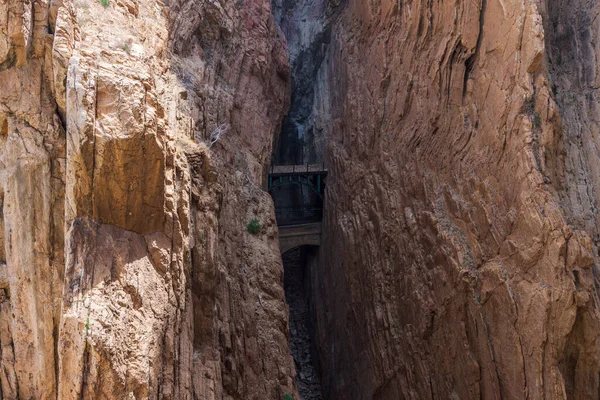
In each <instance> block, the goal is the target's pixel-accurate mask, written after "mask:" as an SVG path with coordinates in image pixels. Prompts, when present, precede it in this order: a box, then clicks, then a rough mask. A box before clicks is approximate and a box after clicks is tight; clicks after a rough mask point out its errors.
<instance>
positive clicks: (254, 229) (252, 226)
mask: <svg viewBox="0 0 600 400" xmlns="http://www.w3.org/2000/svg"><path fill="white" fill-rule="evenodd" d="M260 228H261V225H260V221H259V220H258V218H256V217H255V218H252V219H251V220H250V222H248V232H250V233H251V234H253V235H255V234H257V233H258V232H259V231H260ZM286 400H287V399H286Z"/></svg>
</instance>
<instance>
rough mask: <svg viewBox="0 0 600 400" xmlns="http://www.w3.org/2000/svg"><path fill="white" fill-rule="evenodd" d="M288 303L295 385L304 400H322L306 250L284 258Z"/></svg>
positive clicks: (299, 248)
mask: <svg viewBox="0 0 600 400" xmlns="http://www.w3.org/2000/svg"><path fill="white" fill-rule="evenodd" d="M282 259H283V266H284V288H285V299H286V301H287V303H288V306H289V308H290V351H291V353H292V356H293V357H294V362H295V364H296V382H297V383H298V391H299V392H300V396H301V397H302V400H320V399H322V398H323V396H322V395H321V386H320V383H319V375H318V371H317V369H316V368H315V364H314V362H313V351H312V341H311V335H310V329H309V323H310V321H309V319H310V313H309V298H308V296H309V295H310V291H309V290H308V286H309V284H308V282H307V279H308V277H307V276H306V274H305V271H306V269H305V266H306V256H305V249H304V248H302V247H297V248H295V249H292V250H290V251H288V252H287V253H285V254H284V255H283V257H282Z"/></svg>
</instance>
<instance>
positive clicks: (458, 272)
mask: <svg viewBox="0 0 600 400" xmlns="http://www.w3.org/2000/svg"><path fill="white" fill-rule="evenodd" d="M547 3H549V4H547ZM563 3H564V4H563ZM563 3H561V2H559V1H556V2H553V1H549V2H542V3H541V4H538V3H537V2H529V1H525V2H520V1H491V0H488V1H485V0H483V1H476V2H459V3H456V2H447V1H442V2H425V1H416V2H391V1H383V2H356V1H349V2H348V3H347V4H346V5H345V6H344V7H345V8H344V10H343V11H342V13H341V15H340V17H339V19H338V20H337V21H336V22H335V23H334V25H333V28H332V33H331V42H330V44H329V47H328V50H327V54H326V56H325V58H324V61H323V64H322V67H321V68H320V70H319V72H318V74H317V76H318V77H319V80H318V82H317V85H319V87H318V88H317V89H315V91H319V92H320V93H326V94H328V95H327V96H326V97H325V99H324V101H326V103H327V104H326V105H325V106H324V107H321V108H318V109H317V111H316V113H317V115H316V116H315V117H314V118H315V120H316V121H317V124H321V125H322V126H325V127H326V129H324V132H323V135H324V137H326V138H327V137H328V145H327V149H326V151H327V157H326V162H327V164H328V167H329V170H330V173H329V177H328V187H327V194H326V202H327V204H326V217H325V221H324V225H323V229H324V233H323V235H324V238H325V241H324V244H323V246H322V248H323V249H325V251H324V252H323V251H322V256H321V260H320V266H319V268H318V269H317V270H316V271H314V272H313V284H314V286H315V287H316V288H317V289H316V290H317V293H316V294H315V296H314V299H313V303H314V304H315V306H316V308H317V309H316V313H315V318H317V322H318V324H317V325H318V329H317V336H318V340H317V342H318V344H319V351H320V354H321V362H320V364H321V367H322V373H323V377H322V380H321V381H322V382H323V384H324V386H325V387H324V391H325V394H326V395H327V396H329V398H336V399H367V398H369V399H370V398H374V399H391V398H413V399H420V398H463V399H466V398H479V397H482V398H486V399H493V398H510V399H522V398H546V399H561V398H596V397H597V393H598V376H599V375H598V372H599V370H600V365H599V361H600V352H599V351H600V348H599V342H598V335H597V333H596V332H598V329H599V328H600V326H599V323H600V313H599V309H598V304H599V303H598V300H599V299H598V294H597V291H596V279H595V274H596V271H597V268H598V265H599V264H598V258H597V256H596V254H597V248H596V245H595V244H594V241H593V240H592V239H595V238H596V235H597V229H596V228H595V227H596V225H597V223H596V219H597V215H596V214H597V213H596V212H595V210H596V209H597V208H596V205H595V204H596V200H595V198H596V195H595V194H594V193H596V192H597V190H596V187H597V185H596V183H595V180H594V179H588V178H587V176H595V175H594V173H591V172H587V171H595V170H596V169H597V168H598V165H599V164H598V160H597V156H593V157H592V156H591V154H596V152H595V150H594V149H595V148H596V146H595V145H594V144H593V143H595V139H592V137H595V136H594V135H593V134H592V132H593V131H594V129H596V128H589V131H588V128H586V127H592V126H593V123H590V121H593V118H594V115H595V114H594V111H593V110H594V108H593V107H595V106H591V105H590V107H592V108H591V109H592V111H590V112H589V113H587V114H586V111H585V110H588V109H589V108H585V107H580V106H578V105H577V104H580V103H583V102H584V100H583V99H584V98H586V97H585V96H584V95H583V93H585V92H586V91H587V92H593V93H595V92H596V89H591V88H590V86H585V83H583V82H593V81H594V79H595V78H594V76H595V75H594V74H595V72H592V71H595V58H594V57H592V56H591V55H592V54H594V51H592V50H590V49H589V48H590V46H596V44H595V43H596V42H595V41H594V40H593V38H594V37H595V35H596V33H595V32H596V31H597V29H596V25H597V23H596V22H592V23H591V24H589V22H590V21H595V20H596V19H595V18H594V16H595V15H596V11H595V10H596V8H595V7H584V6H583V5H582V4H579V3H583V2H575V3H577V4H575V3H571V2H563ZM567 3H569V5H567ZM548 9H550V11H548ZM587 15H589V18H588V17H586V16H587ZM586 23H588V25H586ZM544 26H545V27H546V30H547V31H548V30H553V33H552V34H545V32H544ZM561 30H562V31H564V32H566V33H568V32H570V35H571V39H570V41H569V44H568V45H567V44H566V43H565V44H564V45H561V43H560V40H564V41H567V39H565V37H564V35H563V34H561V32H562V31H561ZM303 34H304V35H308V34H307V33H304V32H303ZM554 37H556V38H554ZM590 37H591V38H592V39H590ZM559 39H560V40H559ZM550 46H554V47H555V48H556V49H554V50H552V51H548V48H549V47H550ZM561 49H562V50H561ZM567 49H568V50H567ZM561 51H562V52H563V53H562V54H563V56H562V57H563V61H562V63H563V64H562V65H563V67H556V65H557V64H558V62H557V57H558V55H557V54H558V53H560V52H561ZM565 52H567V53H569V52H570V53H574V54H571V55H570V56H569V57H567V56H565ZM549 55H550V56H549ZM586 55H588V56H587V57H585V56H586ZM567 60H569V62H570V65H569V66H568V67H567V66H565V63H566V62H567ZM561 68H562V69H561ZM557 69H558V76H559V77H558V79H559V80H560V81H561V82H562V86H561V85H558V86H557V88H555V89H554V90H553V85H556V83H555V82H554V80H555V79H556V75H557ZM568 71H573V73H571V74H569V73H568ZM575 71H579V75H577V74H576V73H575ZM578 76H586V77H587V78H586V80H584V81H583V82H582V81H581V79H580V78H577V77H578ZM571 85H573V86H579V87H583V88H584V89H582V90H580V91H577V90H575V91H574V92H569V91H568V88H569V87H571ZM557 91H558V93H559V94H558V95H556V94H555V93H556V92H557ZM579 93H582V95H579ZM567 96H573V97H574V98H576V99H578V100H575V103H574V104H573V105H570V106H566V105H565V103H567V102H568V100H567ZM557 97H558V99H559V101H558V103H557V102H556V100H555V99H556V98H557ZM561 99H562V100H561ZM585 101H589V100H585ZM557 104H558V105H557ZM589 104H593V101H589ZM569 115H571V117H569ZM576 121H578V124H576V123H575V122H576ZM565 132H567V134H566V135H565ZM569 132H570V133H569ZM580 132H585V133H583V134H581V133H580ZM596 136H597V135H596ZM577 137H579V139H576V138H577Z"/></svg>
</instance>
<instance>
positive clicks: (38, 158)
mask: <svg viewBox="0 0 600 400" xmlns="http://www.w3.org/2000/svg"><path fill="white" fill-rule="evenodd" d="M289 85H290V83H289V64H288V61H287V50H286V45H285V41H284V40H283V39H282V36H281V34H280V33H278V28H277V26H276V25H275V23H274V20H273V17H272V15H271V10H270V5H269V3H268V2H265V1H258V2H256V1H252V2H250V1H248V2H245V1H238V2H237V3H236V4H233V3H231V2H218V1H209V2H203V3H197V2H192V1H175V2H172V3H171V4H168V5H167V4H164V3H162V2H139V1H137V0H101V1H92V0H75V1H74V2H72V1H70V0H64V1H51V2H45V1H42V2H29V1H22V0H8V2H4V3H3V4H0V161H1V163H2V168H1V171H2V174H1V180H2V193H1V196H0V197H1V199H2V204H3V212H2V216H3V218H2V219H1V220H0V222H1V223H2V226H1V227H0V228H1V229H0V232H1V234H2V235H3V241H2V246H0V247H1V251H0V256H1V258H2V264H0V265H1V266H0V346H1V347H0V349H1V352H0V354H1V357H2V363H1V365H2V368H0V388H1V392H0V393H1V394H0V397H2V398H3V399H56V398H59V399H82V398H85V399H92V398H94V399H100V398H102V399H119V400H121V399H145V398H160V399H167V398H169V399H192V398H194V399H216V398H231V399H233V398H265V397H266V398H280V397H282V396H283V395H284V394H285V393H290V394H292V395H295V394H296V389H295V379H294V377H295V370H294V365H293V362H292V359H291V356H290V352H289V348H288V339H287V338H288V323H287V308H286V305H285V300H284V294H283V271H282V266H281V258H280V255H279V250H278V245H277V229H276V225H275V221H274V214H273V209H272V203H271V201H270V199H269V197H268V195H267V194H266V193H265V192H264V191H263V190H262V184H263V180H264V176H265V175H264V171H265V170H266V166H267V165H268V163H269V159H270V154H271V150H272V146H273V138H274V136H275V134H276V132H277V131H278V129H279V126H280V124H281V120H282V116H283V113H284V111H285V109H286V108H287V104H288V102H289ZM219 133H220V134H219ZM209 147H210V148H209ZM254 217H257V218H259V220H260V221H261V224H262V230H261V231H260V232H259V233H258V234H257V235H251V234H250V233H248V232H247V230H246V225H247V223H248V221H249V220H250V219H252V218H254Z"/></svg>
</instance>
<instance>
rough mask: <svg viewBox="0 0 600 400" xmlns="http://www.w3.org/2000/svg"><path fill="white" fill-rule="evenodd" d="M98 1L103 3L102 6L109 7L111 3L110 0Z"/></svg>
mask: <svg viewBox="0 0 600 400" xmlns="http://www.w3.org/2000/svg"><path fill="white" fill-rule="evenodd" d="M98 2H99V3H100V4H102V7H104V8H106V7H108V5H109V4H110V3H109V0H98Z"/></svg>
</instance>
